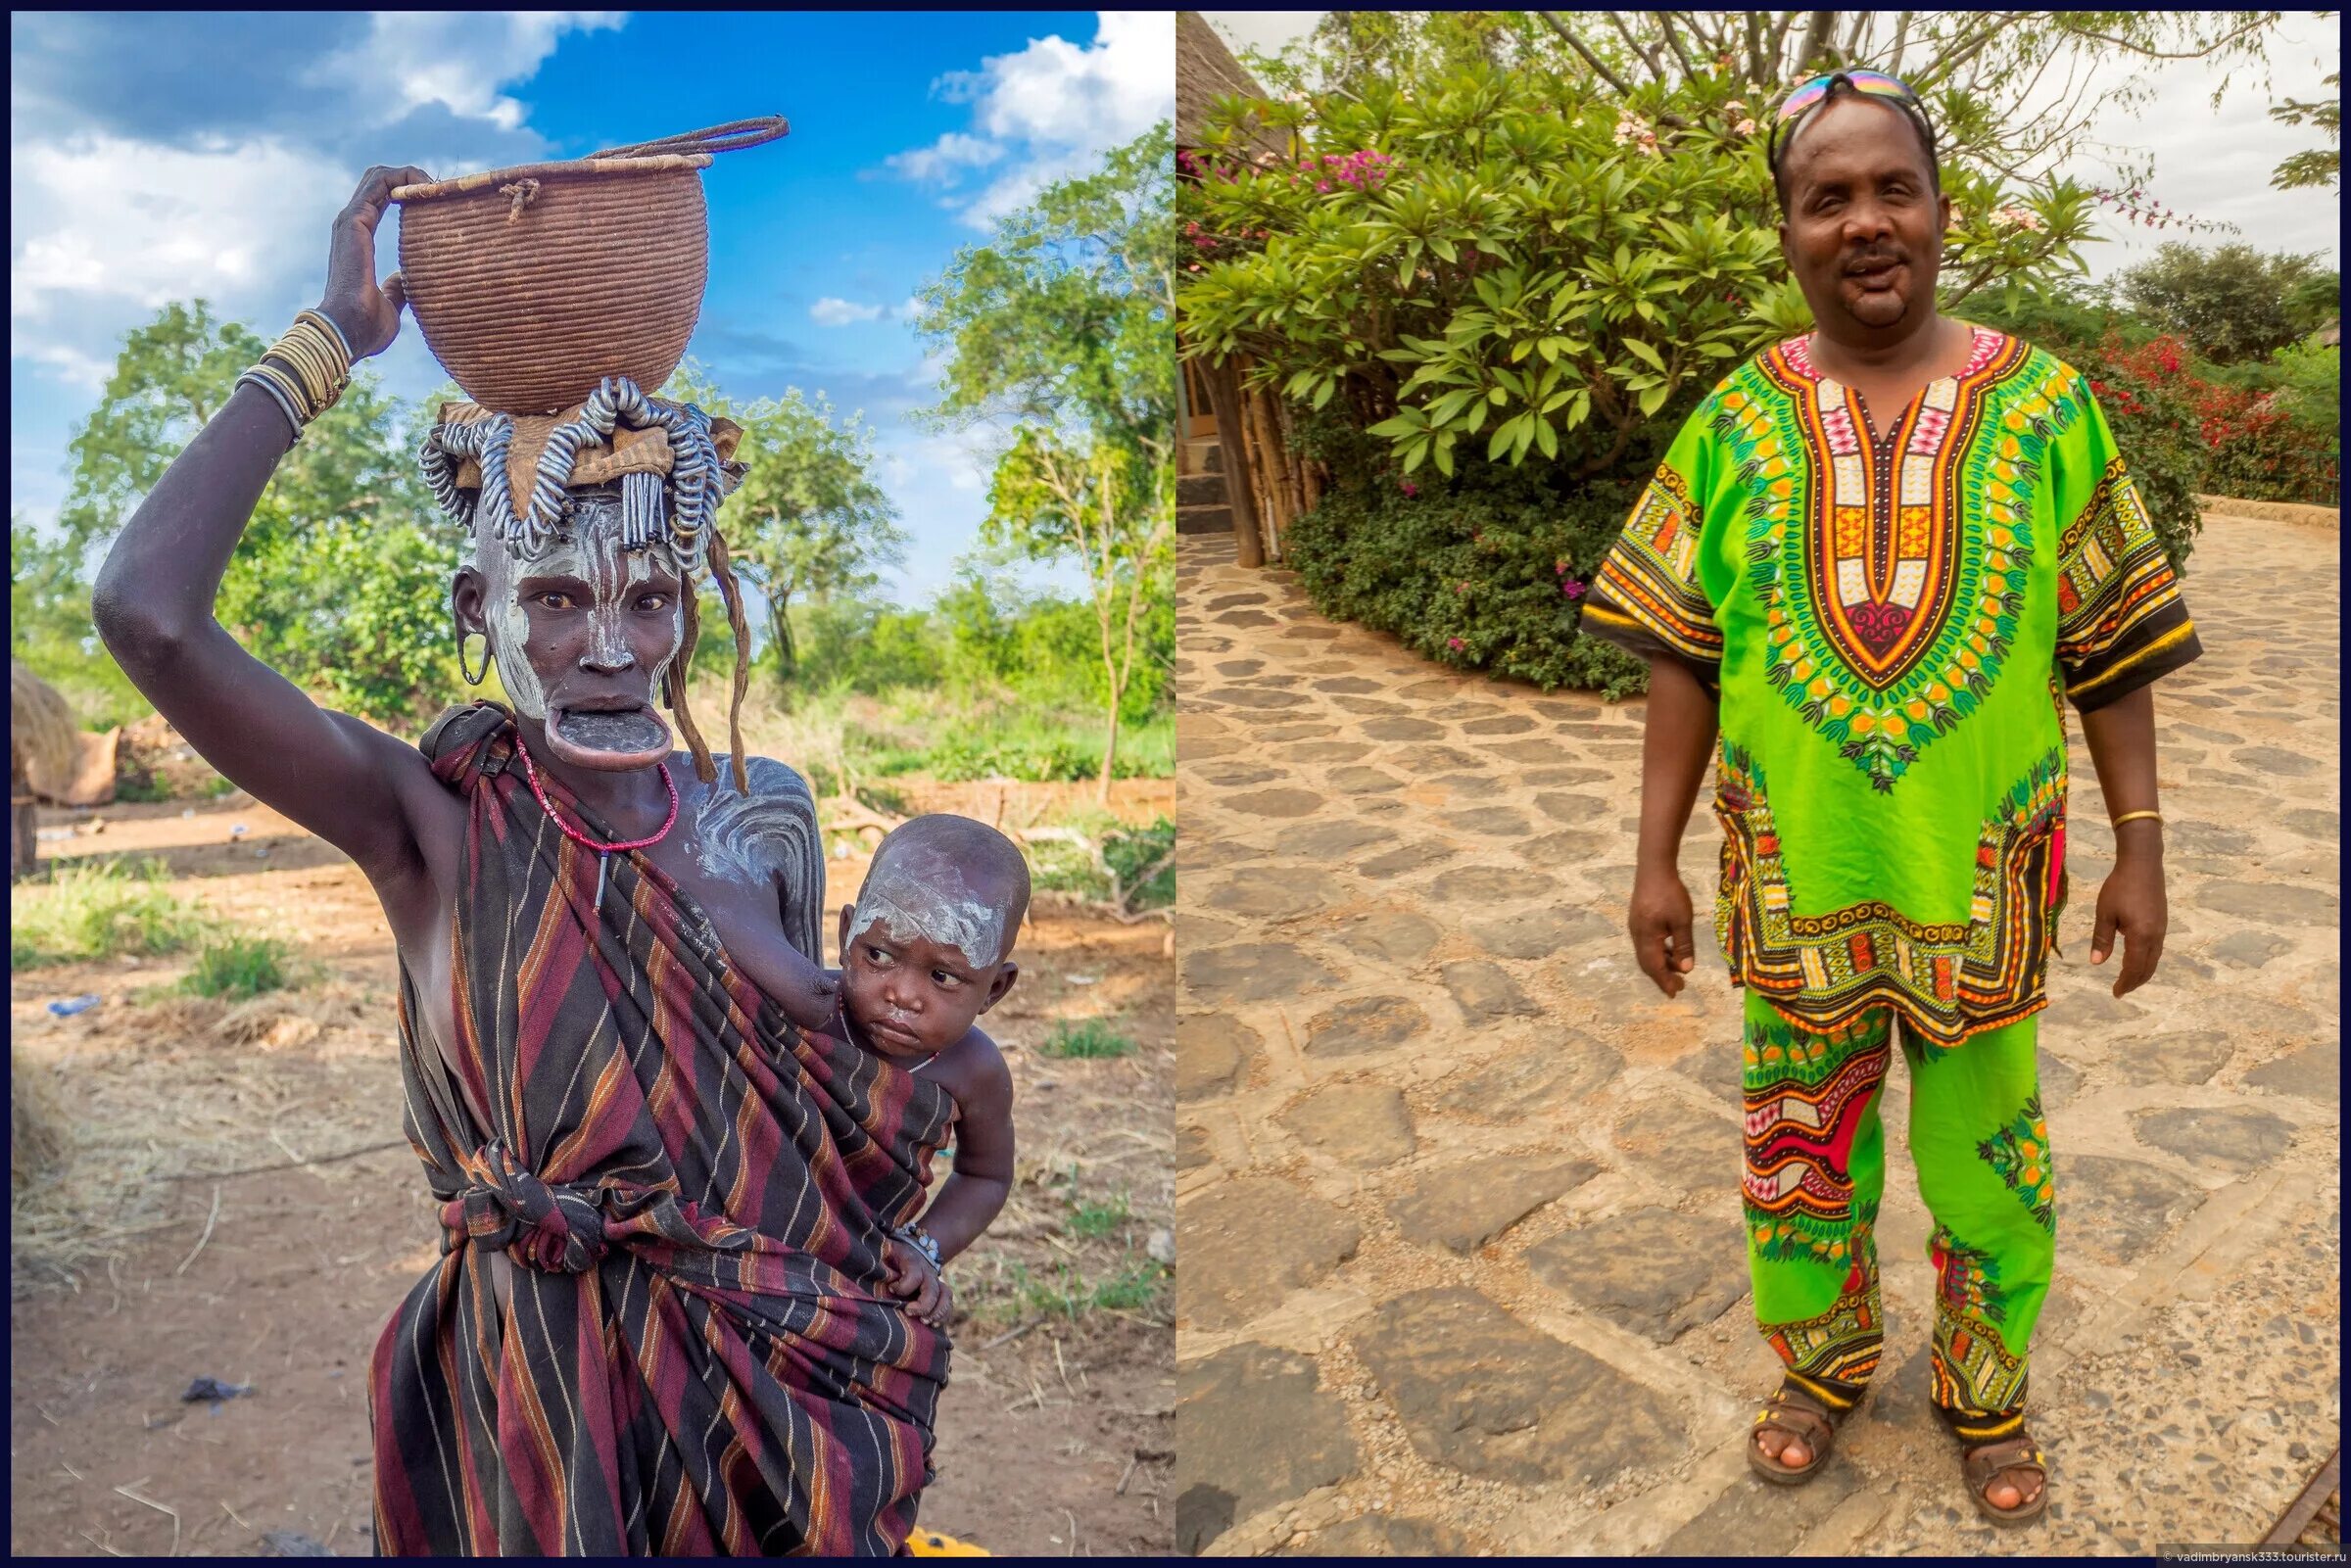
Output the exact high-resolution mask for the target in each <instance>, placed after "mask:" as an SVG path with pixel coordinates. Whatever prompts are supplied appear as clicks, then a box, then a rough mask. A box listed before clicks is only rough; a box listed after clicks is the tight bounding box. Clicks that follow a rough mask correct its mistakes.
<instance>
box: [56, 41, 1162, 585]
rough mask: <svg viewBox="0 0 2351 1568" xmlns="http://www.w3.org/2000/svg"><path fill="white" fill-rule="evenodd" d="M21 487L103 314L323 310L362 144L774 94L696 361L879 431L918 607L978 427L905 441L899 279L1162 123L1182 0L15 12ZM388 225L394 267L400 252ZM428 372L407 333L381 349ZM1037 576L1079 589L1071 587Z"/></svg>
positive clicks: (721, 212) (954, 522)
mask: <svg viewBox="0 0 2351 1568" xmlns="http://www.w3.org/2000/svg"><path fill="white" fill-rule="evenodd" d="M9 30H10V142H11V146H10V172H11V181H10V187H11V189H10V217H11V229H12V234H11V242H10V262H11V267H10V350H9V385H10V393H11V397H10V404H11V406H10V437H11V441H10V446H11V457H10V484H9V488H10V502H11V509H12V512H19V513H23V514H24V515H25V516H27V517H30V518H32V519H34V520H35V521H36V522H37V521H40V520H44V519H47V518H49V517H51V516H53V515H54V514H55V511H56V508H57V505H58V503H59V501H60V499H62V498H63V496H64V492H65V484H66V477H65V468H66V444H67V442H68V441H69V440H70V439H71V436H72V429H73V427H74V425H75V424H76V423H77V422H78V421H79V420H80V419H81V418H82V417H83V416H84V415H85V414H86V413H87V412H88V410H89V408H90V406H91V405H92V404H93V403H94V402H95V401H96V398H97V395H98V391H99V388H100V386H101V385H102V384H103V382H104V379H105V377H106V374H107V371H108V369H109V367H110V366H111V364H112V362H113V357H114V354H115V350H116V348H117V347H118V345H119V343H120V338H121V335H122V334H123V332H125V331H126V330H128V329H129V328H131V327H133V326H135V325H137V324H138V323H140V322H141V321H144V320H146V319H147V318H149V317H150V316H151V315H152V314H153V313H154V311H155V309H157V308H158V307H159V306H161V305H162V304H163V303H164V302H166V301H168V300H171V299H184V298H189V297H192V296H196V295H202V296H204V297H206V298H208V299H210V300H212V301H213V302H214V304H215V306H216V308H217V309H220V310H221V311H222V313H224V314H226V315H229V316H231V317H233V318H236V319H240V320H243V321H245V322H247V323H248V324H250V325H252V326H253V327H255V328H256V329H257V330H259V331H261V332H262V333H263V334H264V335H265V336H274V335H275V333H276V332H277V331H278V330H279V329H281V328H282V327H283V325H284V324H285V323H286V321H287V320H289V319H290V318H291V317H292V315H293V313H294V311H296V310H297V309H301V308H302V307H303V306H305V305H309V304H313V303H315V301H316V299H317V297H318V293H319V289H320V286H321V284H322V282H323V279H324V274H325V263H326V235H327V226H328V223H329V221H330V219H331V218H332V217H333V215H334V214H335V212H336V210H337V209H339V208H340V207H341V206H342V205H343V203H344V202H345V201H346V200H347V199H348V198H349V197H350V194H351V191H352V189H353V187H354V186H355V185H356V183H357V181H358V176H359V174H360V170H362V169H364V168H365V167H366V166H368V165H370V164H379V163H381V164H394V165H397V164H415V165H417V166H421V167H423V168H425V169H427V170H429V171H430V172H432V173H433V174H434V175H436V176H448V175H453V174H458V173H465V172H470V171H473V170H476V169H482V168H494V167H500V166H505V165H510V164H515V163H522V162H530V161H536V160H540V159H550V158H572V157H580V156H584V155H585V154H587V153H590V152H593V151H595V150H596V149H598V148H600V147H603V146H608V145H613V144H617V143H622V142H630V141H638V140H644V139H646V138H649V137H652V136H657V135H663V134H667V133H670V132H673V131H681V130H689V129H693V128H695V127H697V126H701V125H709V124H716V123H719V122H722V121H725V120H731V119H744V118H746V117H749V116H754V115H767V114H781V115H784V116H786V117H788V118H789V119H791V121H792V134H791V135H790V136H788V137H787V138H785V139H784V140H783V141H782V142H779V143H775V144H772V145H770V146H767V147H762V148H757V149H753V150H750V151H746V152H742V153H736V154H728V155H722V156H721V157H720V158H719V159H718V160H717V162H716V163H715V164H714V165H713V166H711V168H710V169H709V170H707V171H706V173H705V175H704V181H703V183H704V188H705V189H706V191H707V192H708V197H709V206H710V236H711V254H710V286H709V292H708V294H707V296H706V298H705V299H704V301H703V306H702V314H701V320H700V324H699V325H698V327H697V328H696V332H695V337H694V342H693V344H692V345H691V347H690V348H689V350H688V352H689V353H690V354H691V355H693V356H695V357H696V358H697V359H699V360H700V361H701V362H702V364H703V366H704V367H705V368H706V369H707V370H709V371H710V372H711V373H712V374H713V375H714V376H715V377H716V379H717V380H718V382H719V384H720V385H721V386H722V387H725V388H726V389H727V390H728V392H729V393H730V394H731V395H732V396H734V397H737V398H740V399H744V400H746V401H747V400H749V399H753V398H758V397H762V396H775V395H780V394H782V393H783V392H784V391H785V390H786V389H787V388H788V387H797V388H799V389H800V390H801V391H803V392H805V393H807V394H809V395H810V396H814V395H816V394H818V393H820V392H821V393H823V394H825V395H826V396H827V397H829V399H830V400H831V402H832V404H833V406H834V408H835V409H836V410H837V412H838V413H840V414H846V413H848V412H850V411H852V410H862V411H863V412H864V414H865V415H866V417H867V419H868V420H869V421H870V422H871V423H872V424H873V426H874V427H875V432H876V437H877V442H876V445H877V448H878V451H879V455H880V461H879V464H878V476H879V477H880V479H881V480H882V482H883V484H884V486H885V487H886V488H887V489H888V492H889V494H890V496H891V499H893V500H894V501H895V502H896V504H897V506H898V509H899V512H900V522H901V526H903V527H904V528H905V529H906V531H907V532H908V534H910V535H911V536H912V539H913V546H912V548H911V549H910V550H909V552H908V564H907V567H906V569H905V570H904V571H903V572H902V573H900V574H897V575H896V576H895V577H894V578H893V579H892V580H890V581H888V582H887V583H886V585H885V586H886V588H887V589H888V591H889V592H891V593H892V594H894V595H895V596H896V597H898V598H899V599H901V600H902V601H905V602H909V603H919V602H923V601H925V600H927V599H928V598H929V597H930V596H931V594H933V593H935V592H936V590H937V589H938V588H940V587H942V586H944V584H945V583H946V582H947V581H948V579H949V577H950V576H951V572H952V563H953V561H954V559H955V557H956V556H958V555H960V554H962V553H963V552H964V551H965V550H967V549H969V548H970V547H971V546H973V545H974V543H975V542H976V534H977V530H978V526H979V522H980V518H981V516H982V514H983V512H984V509H985V475H986V468H987V459H986V452H985V447H984V442H985V439H986V438H985V437H984V435H983V436H974V437H966V438H959V437H956V436H952V435H942V434H937V433H934V432H931V431H929V430H927V429H926V428H924V427H923V426H922V425H921V424H920V423H919V422H918V421H917V420H916V419H915V418H914V417H912V416H913V414H914V412H915V410H917V409H919V408H920V407H922V406H923V405H924V404H928V403H929V402H931V401H932V399H933V398H934V397H935V395H936V392H935V382H936V366H934V365H932V364H929V363H926V361H925V357H924V353H923V348H922V345H921V343H920V342H919V340H917V339H916V337H915V336H914V334H913V332H912V331H911V329H910V328H909V327H908V325H907V324H906V320H905V314H906V307H907V303H908V301H909V298H910V297H911V296H912V295H913V294H914V293H915V292H916V291H917V290H918V289H919V288H921V287H922V286H923V285H924V283H926V282H927V281H929V280H930V279H931V278H933V277H935V276H936V275H937V274H938V272H939V271H940V270H941V269H942V268H943V267H944V265H945V264H946V262H947V261H948V260H949V259H950V258H951V257H952V255H953V253H954V251H955V249H956V248H957V247H958V246H961V245H967V244H971V243H974V242H976V241H978V240H980V239H981V238H983V237H984V232H985V228H986V224H987V220H988V219H989V218H990V217H992V216H994V215H996V214H1000V213H1003V212H1006V211H1009V210H1010V209H1012V208H1014V207H1017V206H1019V205H1021V203H1022V201H1023V200H1024V199H1025V198H1026V197H1027V196H1028V195H1030V194H1031V193H1032V192H1034V191H1035V190H1036V189H1037V188H1038V187H1039V186H1040V185H1042V184H1044V183H1046V182H1049V181H1050V180H1051V179H1053V178H1056V177H1059V176H1061V175H1064V174H1068V173H1073V172H1078V171H1080V170H1083V169H1085V168H1088V167H1090V166H1092V165H1093V163H1094V162H1095V161H1096V160H1097V159H1098V157H1099V155H1100V154H1101V152H1102V151H1103V150H1104V149H1106V148H1109V147H1113V146H1116V145H1118V144H1119V143H1122V142H1125V141H1128V140H1131V139H1132V138H1133V137H1135V136H1137V135H1139V134H1141V133H1142V132H1143V131H1144V130H1146V129H1148V128H1149V127H1150V126H1151V124H1152V123H1154V122H1155V121H1156V120H1158V119H1164V118H1166V117H1168V116H1169V115H1171V114H1173V112H1174V68H1173V61H1174V14H1173V13H1170V12H1157V13H1103V14H1096V13H1091V12H994V13H989V12H952V13H950V12H937V13H891V12H855V13H849V12H840V13H800V14H793V13H764V14H702V15H686V14H676V13H645V14H634V15H632V14H629V13H623V12H573V13H531V14H512V13H489V14H483V15H476V16H459V15H456V14H418V13H389V14H372V15H371V14H367V13H350V14H343V13H295V12H286V13H267V14H255V13H233V12H231V13H222V12H197V13H182V14H155V15H145V16H140V17H137V18H125V17H120V16H108V15H105V14H96V13H31V14H28V13H22V12H20V13H17V14H15V15H14V16H13V17H12V18H11V21H10V29H9ZM393 221H394V220H390V219H388V220H387V223H386V227H385V231H384V235H383V243H382V245H381V246H380V248H379V263H380V264H379V272H388V271H390V270H391V269H392V266H393V264H394V262H393V260H392V258H393V257H394V256H395V255H396V251H395V249H394V246H395V245H396V236H395V233H394V227H393ZM373 363H374V365H375V366H376V368H377V369H378V371H379V372H380V374H381V375H382V377H383V380H384V383H385V385H386V386H387V388H388V389H389V390H390V391H392V392H393V393H395V394H397V395H399V396H401V397H404V398H409V399H413V398H417V397H421V396H423V395H425V394H428V393H430V392H431V391H432V390H433V389H435V388H436V387H438V386H439V385H441V384H442V382H443V380H444V377H443V376H442V373H441V371H440V369H439V367H438V366H437V365H435V364H434V363H433V361H432V359H431V357H430V356H429V355H428V354H427V353H426V352H425V349H424V345H423V340H422V338H421V336H420V335H419V334H417V333H416V331H415V329H414V325H413V323H412V322H411V323H404V326H403V330H402V333H401V337H400V341H399V342H398V343H396V344H395V345H394V346H393V348H392V349H391V351H390V352H389V353H387V354H386V355H385V356H382V357H381V358H379V359H377V360H375V361H373ZM1050 577H1051V579H1052V580H1055V581H1060V582H1064V583H1067V582H1070V581H1074V578H1072V577H1070V576H1069V575H1067V574H1062V573H1054V574H1050Z"/></svg>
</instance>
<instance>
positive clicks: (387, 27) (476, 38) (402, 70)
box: [309, 11, 628, 130]
mask: <svg viewBox="0 0 2351 1568" xmlns="http://www.w3.org/2000/svg"><path fill="white" fill-rule="evenodd" d="M627 20H628V14H627V13H626V12H620V11H483V12H462V11H379V12H376V13H374V14H373V15H372V16H371V17H369V19H368V21H369V27H368V34H367V37H366V38H365V39H364V40H363V41H361V42H360V43H359V44H357V45H355V46H354V47H352V48H350V49H346V50H343V51H341V52H339V53H337V54H334V55H330V56H328V57H327V58H326V59H325V60H323V61H321V62H319V64H318V65H317V67H316V68H314V69H313V70H312V71H311V72H310V78H309V79H310V81H311V82H312V84H313V85H315V84H321V83H325V84H344V85H348V86H350V87H351V88H352V89H353V92H352V97H351V99H350V100H349V102H350V103H351V105H352V107H353V108H354V109H356V110H358V111H359V112H360V113H362V114H364V113H368V112H369V111H370V109H372V113H373V118H374V119H375V122H376V123H378V124H389V123H390V122H391V121H393V120H396V119H400V118H401V117H402V116H404V115H406V114H408V112H409V111H410V110H412V109H417V108H421V107H422V106H424V105H426V104H440V105H443V106H445V107H446V108H447V109H448V110H449V111H450V112H451V113H452V114H455V115H459V116H463V117H464V118H466V119H486V120H488V121H489V122H490V123H492V124H494V125H496V126H497V127H498V128H499V129H501V130H513V129H515V128H516V127H517V126H519V125H520V124H521V123H522V116H523V108H522V105H521V104H520V103H518V102H516V101H515V100H514V99H512V98H509V97H507V96H505V95H504V93H502V92H500V91H499V89H500V88H501V87H504V85H506V84H507V83H508V82H514V81H528V80H529V79H530V78H531V77H532V76H534V75H536V74H537V73H538V71H539V67H540V65H541V63H543V62H544V61H545V60H546V59H547V57H548V56H549V55H551V54H553V53H554V51H555V45H556V44H557V43H559V42H561V41H562V39H563V36H564V35H565V34H566V33H571V32H595V31H599V30H601V29H605V28H612V27H618V26H619V25H620V24H622V23H624V22H626V21H627Z"/></svg>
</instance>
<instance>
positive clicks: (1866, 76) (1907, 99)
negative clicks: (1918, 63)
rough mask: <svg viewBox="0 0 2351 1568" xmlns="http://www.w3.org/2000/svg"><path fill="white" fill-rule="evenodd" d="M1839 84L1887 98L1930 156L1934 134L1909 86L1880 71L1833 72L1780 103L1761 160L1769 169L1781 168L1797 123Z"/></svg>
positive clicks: (1933, 144) (1822, 76)
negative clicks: (1916, 132)
mask: <svg viewBox="0 0 2351 1568" xmlns="http://www.w3.org/2000/svg"><path fill="white" fill-rule="evenodd" d="M1840 81H1843V82H1847V83H1849V84H1850V85H1851V87H1852V89H1853V91H1855V92H1857V93H1863V94H1866V95H1867V96H1869V97H1871V98H1883V99H1886V100H1887V101H1889V102H1890V103H1892V104H1893V105H1894V106H1895V108H1897V109H1899V110H1901V111H1902V112H1903V113H1904V114H1906V115H1908V116H1909V117H1910V118H1911V119H1912V120H1913V121H1915V122H1916V123H1917V125H1918V127H1919V130H1920V133H1921V134H1922V135H1923V136H1924V137H1925V139H1926V145H1927V150H1928V152H1929V154H1930V155H1932V154H1933V152H1934V149H1935V132H1934V128H1933V126H1931V125H1930V124H1929V123H1928V122H1927V108H1926V105H1925V104H1923V103H1921V102H1920V101H1919V97H1918V94H1916V93H1914V92H1912V91H1911V90H1910V87H1909V84H1908V83H1906V82H1904V81H1902V80H1901V79H1900V78H1899V77H1895V76H1889V75H1887V74H1886V73H1885V72H1884V71H1829V72H1827V73H1825V74H1823V75H1818V76H1815V77H1813V78H1812V79H1811V80H1810V81H1807V82H1805V83H1804V84H1803V85H1802V86H1800V87H1799V88H1797V89H1796V90H1795V91H1794V92H1792V93H1790V94H1789V95H1788V96H1787V98H1785V99H1784V100H1782V102H1781V104H1780V112H1779V114H1777V115H1776V116H1774V117H1773V119H1772V122H1771V135H1770V138H1769V140H1768V142H1767V143H1766V145H1765V148H1764V159H1765V161H1766V162H1767V163H1768V164H1769V165H1770V166H1771V167H1773V168H1777V167H1779V166H1780V149H1781V148H1782V147H1783V146H1784V145H1785V144H1786V143H1787V140H1788V138H1789V137H1790V136H1791V135H1793V134H1794V133H1795V130H1796V124H1797V121H1799V120H1800V119H1803V118H1804V116H1806V115H1808V114H1810V113H1811V112H1812V111H1813V110H1815V109H1818V108H1819V107H1820V106H1821V105H1822V104H1824V103H1826V102H1827V101H1828V97H1829V89H1830V88H1831V87H1833V86H1835V85H1836V84H1837V83H1838V82H1840Z"/></svg>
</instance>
